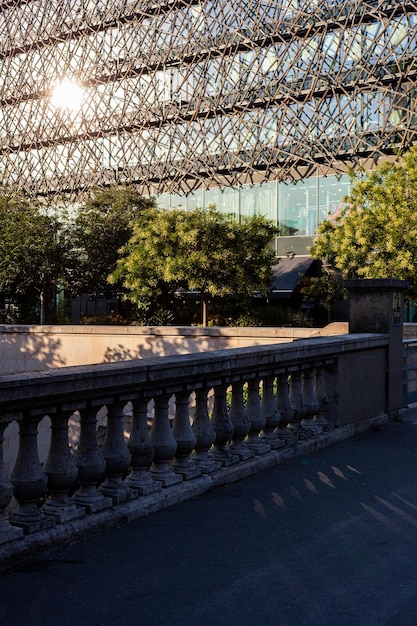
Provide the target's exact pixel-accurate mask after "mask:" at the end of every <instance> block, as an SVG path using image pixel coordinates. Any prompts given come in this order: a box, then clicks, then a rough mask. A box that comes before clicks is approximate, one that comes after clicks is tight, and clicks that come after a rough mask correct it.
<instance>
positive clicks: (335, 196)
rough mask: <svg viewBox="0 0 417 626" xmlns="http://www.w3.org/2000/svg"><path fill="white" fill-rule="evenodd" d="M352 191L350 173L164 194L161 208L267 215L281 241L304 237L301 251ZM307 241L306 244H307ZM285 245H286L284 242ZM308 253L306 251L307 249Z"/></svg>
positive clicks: (240, 216) (161, 198) (159, 201)
mask: <svg viewBox="0 0 417 626" xmlns="http://www.w3.org/2000/svg"><path fill="white" fill-rule="evenodd" d="M349 190H350V178H349V176H348V175H347V174H343V175H339V176H327V177H319V176H316V177H313V178H308V179H305V180H299V181H294V182H292V183H290V182H278V181H273V182H268V183H263V184H261V185H243V186H242V187H237V188H231V187H230V188H228V189H225V190H221V189H218V188H217V189H209V190H207V191H204V190H201V191H200V192H198V193H192V194H183V195H179V194H161V195H159V196H157V197H156V199H157V203H158V206H160V207H161V208H166V209H174V208H181V209H185V210H187V211H191V210H192V209H195V208H196V207H207V206H209V205H210V204H214V205H216V208H217V209H218V210H219V211H221V212H222V213H227V214H229V215H233V216H234V217H235V219H240V218H242V217H251V216H253V215H264V216H265V217H267V218H268V219H270V220H272V221H273V222H274V223H275V224H277V225H279V226H280V227H281V239H283V238H291V240H292V239H293V238H294V237H298V238H303V241H300V242H299V243H300V246H301V248H300V247H299V248H298V250H300V249H301V250H303V245H304V246H307V245H309V244H310V243H311V238H312V237H313V236H314V235H315V233H316V232H317V227H318V225H319V224H320V223H321V222H322V221H323V220H325V219H328V218H329V216H332V215H337V214H338V212H339V211H340V210H341V209H342V207H343V200H344V198H345V197H346V196H347V195H348V193H349ZM304 242H305V243H304ZM281 243H282V244H284V243H285V242H281ZM304 251H305V250H304Z"/></svg>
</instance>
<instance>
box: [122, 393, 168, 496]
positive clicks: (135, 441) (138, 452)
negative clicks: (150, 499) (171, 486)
mask: <svg viewBox="0 0 417 626" xmlns="http://www.w3.org/2000/svg"><path fill="white" fill-rule="evenodd" d="M131 402H132V408H133V420H132V430H131V432H130V437H129V443H128V448H129V452H130V454H131V455H132V463H131V466H132V471H131V473H130V474H129V476H128V477H127V478H126V480H125V483H126V485H127V486H128V487H131V488H133V489H136V491H137V493H138V494H139V495H141V496H147V495H149V494H151V493H155V492H156V491H159V490H160V489H161V483H158V482H156V481H155V480H153V478H152V476H151V474H150V471H149V469H150V467H151V464H152V461H153V458H154V449H153V445H152V442H151V438H150V436H149V427H148V399H147V398H139V399H137V400H132V401H131Z"/></svg>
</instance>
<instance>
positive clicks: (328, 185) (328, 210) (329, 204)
mask: <svg viewBox="0 0 417 626" xmlns="http://www.w3.org/2000/svg"><path fill="white" fill-rule="evenodd" d="M318 182H319V214H318V221H319V223H320V222H323V221H324V220H326V219H334V218H335V217H337V216H338V215H340V213H341V211H342V209H343V206H344V198H345V197H346V196H347V195H348V194H349V191H350V187H351V184H350V178H349V176H348V175H347V174H343V176H327V177H325V178H319V181H318Z"/></svg>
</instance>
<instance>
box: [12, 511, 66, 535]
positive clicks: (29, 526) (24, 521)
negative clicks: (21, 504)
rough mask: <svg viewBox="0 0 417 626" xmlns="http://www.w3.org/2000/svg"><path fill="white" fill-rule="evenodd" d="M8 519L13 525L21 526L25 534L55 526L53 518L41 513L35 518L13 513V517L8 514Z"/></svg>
mask: <svg viewBox="0 0 417 626" xmlns="http://www.w3.org/2000/svg"><path fill="white" fill-rule="evenodd" d="M9 519H10V523H11V524H12V525H13V526H17V527H18V528H22V529H23V533H24V534H25V535H29V534H32V533H37V532H39V531H41V530H48V529H49V528H52V527H53V526H55V520H54V519H53V518H52V517H49V516H47V515H44V514H43V513H42V514H41V515H40V516H39V517H38V518H37V519H30V518H26V517H25V516H24V515H19V514H15V513H13V517H12V516H10V518H9Z"/></svg>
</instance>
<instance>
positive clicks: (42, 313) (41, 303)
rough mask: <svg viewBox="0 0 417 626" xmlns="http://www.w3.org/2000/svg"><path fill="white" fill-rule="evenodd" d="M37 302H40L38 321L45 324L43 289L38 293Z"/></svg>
mask: <svg viewBox="0 0 417 626" xmlns="http://www.w3.org/2000/svg"><path fill="white" fill-rule="evenodd" d="M39 303H40V320H39V323H40V324H41V325H43V324H45V294H44V292H43V291H41V292H40V294H39Z"/></svg>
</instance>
